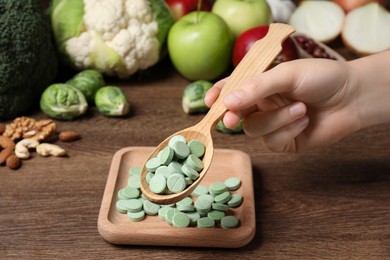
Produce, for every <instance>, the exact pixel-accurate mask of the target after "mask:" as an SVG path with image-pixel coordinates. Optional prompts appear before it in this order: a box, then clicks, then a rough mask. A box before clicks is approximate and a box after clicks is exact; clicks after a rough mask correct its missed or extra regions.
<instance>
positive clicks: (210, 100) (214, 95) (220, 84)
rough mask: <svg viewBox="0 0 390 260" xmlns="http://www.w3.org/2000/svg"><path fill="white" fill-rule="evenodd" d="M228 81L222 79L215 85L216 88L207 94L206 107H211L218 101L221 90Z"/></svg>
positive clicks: (205, 98)
mask: <svg viewBox="0 0 390 260" xmlns="http://www.w3.org/2000/svg"><path fill="white" fill-rule="evenodd" d="M225 82H226V79H222V80H220V81H218V82H217V83H215V84H214V86H213V87H212V88H211V89H209V90H208V91H207V92H206V95H205V97H204V103H205V104H206V106H208V107H211V106H212V105H213V104H214V102H215V101H216V100H217V98H218V96H219V93H220V92H221V89H222V88H223V86H224V85H225Z"/></svg>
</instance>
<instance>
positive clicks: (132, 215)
mask: <svg viewBox="0 0 390 260" xmlns="http://www.w3.org/2000/svg"><path fill="white" fill-rule="evenodd" d="M127 218H128V219H129V220H130V221H133V222H139V221H142V220H144V219H145V211H143V210H141V211H137V212H127Z"/></svg>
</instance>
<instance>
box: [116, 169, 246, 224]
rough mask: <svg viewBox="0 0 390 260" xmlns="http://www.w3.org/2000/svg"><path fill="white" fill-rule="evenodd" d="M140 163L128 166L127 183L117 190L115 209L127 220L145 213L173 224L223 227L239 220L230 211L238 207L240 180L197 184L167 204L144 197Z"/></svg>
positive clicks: (229, 179)
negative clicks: (184, 195)
mask: <svg viewBox="0 0 390 260" xmlns="http://www.w3.org/2000/svg"><path fill="white" fill-rule="evenodd" d="M140 171H141V167H138V166H134V167H131V168H130V170H129V174H130V175H129V178H128V185H127V186H126V187H125V188H122V189H121V190H119V192H118V200H117V202H116V210H117V211H118V212H119V213H122V214H127V217H128V219H129V220H130V221H141V220H143V219H144V218H145V217H146V216H156V215H157V216H158V217H159V218H160V219H162V220H164V221H166V222H167V223H169V224H170V225H172V226H173V227H178V228H180V227H198V228H214V227H222V228H225V229H231V228H237V227H238V226H239V220H238V219H237V218H236V217H235V216H233V215H229V209H230V208H236V207H239V206H240V205H241V204H242V201H243V197H242V196H241V195H240V194H239V193H235V191H236V190H237V189H238V188H239V187H240V186H241V180H240V179H238V178H236V177H230V178H228V179H226V180H225V181H224V182H214V183H212V184H211V185H210V186H209V187H207V186H205V185H198V186H197V187H196V188H195V189H194V191H193V192H192V194H191V196H189V197H186V198H184V199H182V200H181V201H179V202H177V203H175V204H170V205H158V204H155V203H153V202H150V201H149V200H147V199H146V198H145V197H144V196H143V195H142V193H141V191H140Z"/></svg>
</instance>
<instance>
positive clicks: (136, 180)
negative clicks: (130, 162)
mask: <svg viewBox="0 0 390 260" xmlns="http://www.w3.org/2000/svg"><path fill="white" fill-rule="evenodd" d="M140 185H141V179H140V176H139V175H130V177H129V179H128V186H129V187H132V188H135V189H139V188H140Z"/></svg>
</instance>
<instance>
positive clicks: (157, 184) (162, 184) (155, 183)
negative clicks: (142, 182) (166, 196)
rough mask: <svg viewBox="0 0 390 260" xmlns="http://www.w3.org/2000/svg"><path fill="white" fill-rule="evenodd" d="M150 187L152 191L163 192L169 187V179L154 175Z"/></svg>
mask: <svg viewBox="0 0 390 260" xmlns="http://www.w3.org/2000/svg"><path fill="white" fill-rule="evenodd" d="M149 188H150V190H151V191H152V192H154V193H157V194H161V193H163V192H164V191H165V190H166V188H167V179H166V178H165V177H164V176H161V175H154V176H153V177H152V178H151V179H150V182H149Z"/></svg>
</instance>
